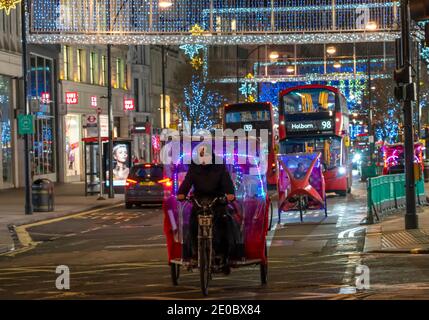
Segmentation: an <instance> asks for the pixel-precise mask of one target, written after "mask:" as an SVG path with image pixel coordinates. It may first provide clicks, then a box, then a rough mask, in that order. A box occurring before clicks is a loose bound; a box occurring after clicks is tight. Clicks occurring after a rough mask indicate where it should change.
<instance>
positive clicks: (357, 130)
mask: <svg viewBox="0 0 429 320" xmlns="http://www.w3.org/2000/svg"><path fill="white" fill-rule="evenodd" d="M349 132H350V139H351V140H355V139H356V138H357V136H358V135H359V134H362V133H365V126H363V125H361V124H356V123H350V126H349Z"/></svg>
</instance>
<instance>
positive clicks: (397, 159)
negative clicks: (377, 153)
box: [382, 142, 424, 175]
mask: <svg viewBox="0 0 429 320" xmlns="http://www.w3.org/2000/svg"><path fill="white" fill-rule="evenodd" d="M382 150H383V158H384V167H383V175H387V174H395V173H404V170H405V169H404V168H405V150H404V144H403V143H395V144H385V145H384V146H383V147H382ZM414 167H415V169H414V170H416V171H419V170H421V171H422V172H423V169H424V163H423V144H422V143H420V142H416V143H414Z"/></svg>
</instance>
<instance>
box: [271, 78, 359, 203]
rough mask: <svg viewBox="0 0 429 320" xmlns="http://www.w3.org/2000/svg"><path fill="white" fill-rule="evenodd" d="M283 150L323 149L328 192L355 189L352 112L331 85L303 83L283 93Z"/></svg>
mask: <svg viewBox="0 0 429 320" xmlns="http://www.w3.org/2000/svg"><path fill="white" fill-rule="evenodd" d="M279 119H280V125H279V136H280V153H282V154H287V153H300V152H321V153H322V157H321V162H322V165H323V168H324V174H323V175H324V178H325V186H326V192H335V193H337V194H339V195H342V196H345V195H346V194H347V193H349V192H350V191H351V185H352V163H351V161H350V159H349V147H350V137H349V112H348V108H347V101H346V99H345V97H344V96H343V94H341V92H340V91H339V90H338V89H337V88H335V87H331V86H325V85H303V86H296V87H292V88H289V89H286V90H284V91H282V92H281V93H280V104H279Z"/></svg>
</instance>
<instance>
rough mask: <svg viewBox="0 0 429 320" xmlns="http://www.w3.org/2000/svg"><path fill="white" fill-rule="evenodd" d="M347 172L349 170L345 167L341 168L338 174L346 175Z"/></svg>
mask: <svg viewBox="0 0 429 320" xmlns="http://www.w3.org/2000/svg"><path fill="white" fill-rule="evenodd" d="M346 172H347V169H346V168H345V167H339V168H338V174H339V175H341V176H342V175H345V174H346Z"/></svg>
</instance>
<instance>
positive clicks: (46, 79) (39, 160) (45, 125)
mask: <svg viewBox="0 0 429 320" xmlns="http://www.w3.org/2000/svg"><path fill="white" fill-rule="evenodd" d="M30 65H31V72H30V75H31V83H30V88H29V91H30V94H31V98H32V100H33V101H37V103H36V104H35V105H36V106H37V110H34V114H35V116H36V120H35V133H34V135H33V136H32V137H31V143H32V150H31V163H32V173H33V175H46V174H52V173H55V134H54V130H55V126H54V115H53V107H52V105H53V103H54V102H53V101H50V102H48V103H43V104H42V103H41V96H42V93H44V92H47V93H48V94H49V95H50V97H51V98H50V99H51V100H54V94H53V93H54V91H53V87H52V82H53V70H52V66H53V62H52V60H50V59H46V58H43V57H40V56H34V55H32V56H31V57H30Z"/></svg>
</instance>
